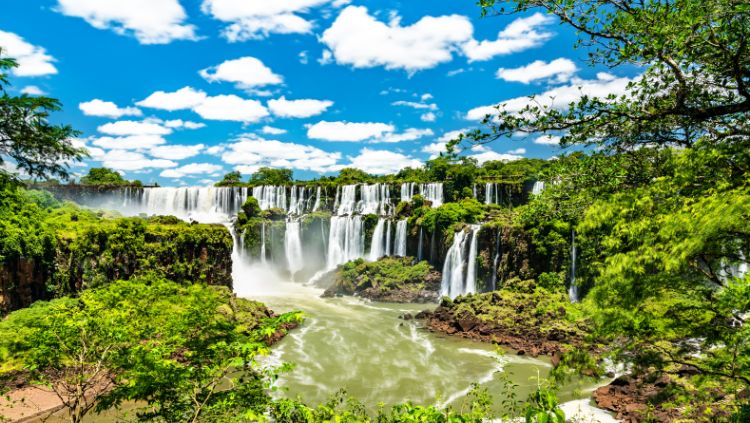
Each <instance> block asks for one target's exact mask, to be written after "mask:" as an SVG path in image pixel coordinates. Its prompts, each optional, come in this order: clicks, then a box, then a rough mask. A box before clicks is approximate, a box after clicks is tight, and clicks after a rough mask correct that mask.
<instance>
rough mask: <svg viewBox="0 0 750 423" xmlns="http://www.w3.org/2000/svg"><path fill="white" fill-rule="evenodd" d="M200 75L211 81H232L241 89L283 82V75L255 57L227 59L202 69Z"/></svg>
mask: <svg viewBox="0 0 750 423" xmlns="http://www.w3.org/2000/svg"><path fill="white" fill-rule="evenodd" d="M199 73H200V75H201V76H202V77H203V78H204V79H205V80H207V81H209V82H217V81H224V82H232V83H234V84H235V85H236V86H237V87H238V88H240V89H249V88H254V87H262V86H264V85H276V84H281V83H282V82H283V80H282V78H281V76H279V75H277V74H275V73H273V71H272V70H271V69H270V68H269V67H268V66H266V65H264V64H263V62H261V61H260V60H258V59H256V58H255V57H250V56H247V57H240V58H239V59H233V60H227V61H225V62H223V63H221V64H219V65H217V66H212V67H210V68H206V69H203V70H201V71H200V72H199Z"/></svg>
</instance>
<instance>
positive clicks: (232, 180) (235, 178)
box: [216, 170, 242, 187]
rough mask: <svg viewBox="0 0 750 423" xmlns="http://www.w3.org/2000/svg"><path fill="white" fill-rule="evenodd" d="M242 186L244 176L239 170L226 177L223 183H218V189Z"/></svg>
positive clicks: (222, 180)
mask: <svg viewBox="0 0 750 423" xmlns="http://www.w3.org/2000/svg"><path fill="white" fill-rule="evenodd" d="M240 184H242V174H241V173H240V171H239V170H235V171H232V172H229V173H227V174H226V175H224V178H222V179H221V181H219V182H217V183H216V186H217V187H231V186H235V185H240Z"/></svg>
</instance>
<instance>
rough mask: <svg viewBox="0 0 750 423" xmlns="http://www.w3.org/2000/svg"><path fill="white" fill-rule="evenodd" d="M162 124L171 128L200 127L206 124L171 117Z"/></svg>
mask: <svg viewBox="0 0 750 423" xmlns="http://www.w3.org/2000/svg"><path fill="white" fill-rule="evenodd" d="M163 124H164V126H166V127H167V128H173V129H200V128H203V127H205V126H206V124H205V123H201V122H192V121H189V120H182V119H173V120H167V121H164V122H163Z"/></svg>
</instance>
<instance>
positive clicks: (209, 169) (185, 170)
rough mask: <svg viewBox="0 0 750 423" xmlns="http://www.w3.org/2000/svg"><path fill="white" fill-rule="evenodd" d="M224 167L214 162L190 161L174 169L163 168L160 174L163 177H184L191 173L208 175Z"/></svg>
mask: <svg viewBox="0 0 750 423" xmlns="http://www.w3.org/2000/svg"><path fill="white" fill-rule="evenodd" d="M222 169H223V168H222V167H221V166H219V165H216V164H212V163H190V164H186V165H184V166H180V167H177V168H174V169H166V170H163V171H162V172H161V173H160V174H159V176H161V177H163V178H182V177H184V176H190V175H206V174H211V173H216V172H220V171H221V170H222Z"/></svg>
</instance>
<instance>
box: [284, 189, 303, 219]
mask: <svg viewBox="0 0 750 423" xmlns="http://www.w3.org/2000/svg"><path fill="white" fill-rule="evenodd" d="M306 193H307V189H306V188H305V187H303V186H298V187H295V186H293V187H292V188H291V197H290V199H289V210H288V213H289V214H293V215H297V216H300V215H302V214H304V213H305V205H306V201H305V194H306Z"/></svg>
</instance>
